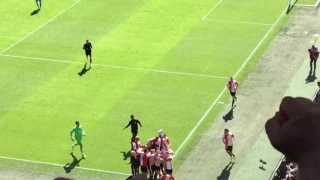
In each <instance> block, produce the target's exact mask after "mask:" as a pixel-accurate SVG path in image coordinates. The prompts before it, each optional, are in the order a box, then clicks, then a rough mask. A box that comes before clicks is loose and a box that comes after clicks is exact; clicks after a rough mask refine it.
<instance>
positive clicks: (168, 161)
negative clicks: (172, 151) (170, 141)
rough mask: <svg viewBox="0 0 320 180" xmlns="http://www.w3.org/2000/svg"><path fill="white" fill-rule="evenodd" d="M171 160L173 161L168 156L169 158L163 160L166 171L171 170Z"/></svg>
mask: <svg viewBox="0 0 320 180" xmlns="http://www.w3.org/2000/svg"><path fill="white" fill-rule="evenodd" d="M172 160H173V158H172V156H171V155H169V157H167V158H166V159H165V162H166V164H165V165H166V169H173V165H172Z"/></svg>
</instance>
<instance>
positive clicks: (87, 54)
mask: <svg viewBox="0 0 320 180" xmlns="http://www.w3.org/2000/svg"><path fill="white" fill-rule="evenodd" d="M85 55H86V58H87V61H88V56H89V53H88V52H87V51H85Z"/></svg>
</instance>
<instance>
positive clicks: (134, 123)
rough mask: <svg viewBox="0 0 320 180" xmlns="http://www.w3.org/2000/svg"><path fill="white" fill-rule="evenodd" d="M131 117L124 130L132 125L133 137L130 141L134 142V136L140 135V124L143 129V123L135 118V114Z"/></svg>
mask: <svg viewBox="0 0 320 180" xmlns="http://www.w3.org/2000/svg"><path fill="white" fill-rule="evenodd" d="M130 118H131V120H130V121H129V123H128V125H127V126H126V127H124V128H123V130H124V129H126V128H127V127H129V126H130V125H131V133H132V138H131V141H130V143H132V142H133V141H134V138H135V137H136V136H137V135H138V124H139V125H140V127H141V129H142V125H141V123H140V121H139V120H138V119H135V118H134V115H131V116H130Z"/></svg>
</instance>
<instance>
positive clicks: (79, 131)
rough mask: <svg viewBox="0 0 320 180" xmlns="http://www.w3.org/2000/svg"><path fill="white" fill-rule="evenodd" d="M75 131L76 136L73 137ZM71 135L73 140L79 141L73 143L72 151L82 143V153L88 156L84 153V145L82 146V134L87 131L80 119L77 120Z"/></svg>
mask: <svg viewBox="0 0 320 180" xmlns="http://www.w3.org/2000/svg"><path fill="white" fill-rule="evenodd" d="M73 132H74V137H75V138H73V137H72V133H73ZM70 135H71V141H74V139H76V141H77V143H75V144H74V145H72V153H73V149H74V147H75V146H77V145H80V151H81V153H82V157H83V158H86V156H85V155H84V153H83V150H82V148H83V146H82V136H85V133H84V131H83V129H82V126H81V125H80V122H79V121H76V127H74V128H73V129H72V130H71V131H70Z"/></svg>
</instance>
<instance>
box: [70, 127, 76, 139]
mask: <svg viewBox="0 0 320 180" xmlns="http://www.w3.org/2000/svg"><path fill="white" fill-rule="evenodd" d="M74 131H75V128H73V129H72V130H71V131H70V136H71V140H72V141H73V140H74V138H73V137H72V133H74Z"/></svg>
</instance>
